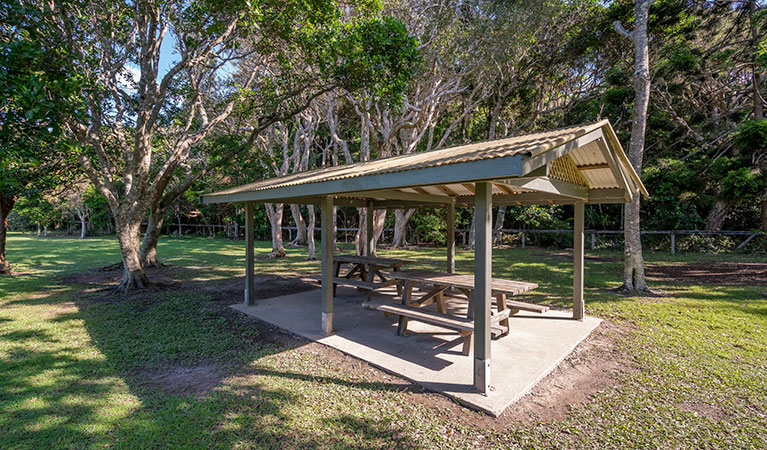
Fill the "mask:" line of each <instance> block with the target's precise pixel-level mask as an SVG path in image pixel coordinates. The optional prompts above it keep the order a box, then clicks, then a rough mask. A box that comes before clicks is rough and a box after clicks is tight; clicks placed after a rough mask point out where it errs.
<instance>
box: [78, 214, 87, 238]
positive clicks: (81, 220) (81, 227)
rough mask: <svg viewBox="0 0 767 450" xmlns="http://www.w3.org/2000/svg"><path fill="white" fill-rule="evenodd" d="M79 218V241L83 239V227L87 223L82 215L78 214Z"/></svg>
mask: <svg viewBox="0 0 767 450" xmlns="http://www.w3.org/2000/svg"><path fill="white" fill-rule="evenodd" d="M78 216H79V217H80V239H85V227H86V224H87V222H86V221H85V219H86V218H87V217H86V216H85V215H84V214H78Z"/></svg>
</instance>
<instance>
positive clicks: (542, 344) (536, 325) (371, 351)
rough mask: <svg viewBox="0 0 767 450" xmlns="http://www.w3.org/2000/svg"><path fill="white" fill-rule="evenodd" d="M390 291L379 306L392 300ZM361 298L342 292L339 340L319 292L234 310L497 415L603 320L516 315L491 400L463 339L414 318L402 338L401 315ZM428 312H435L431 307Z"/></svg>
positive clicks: (500, 345)
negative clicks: (479, 387)
mask: <svg viewBox="0 0 767 450" xmlns="http://www.w3.org/2000/svg"><path fill="white" fill-rule="evenodd" d="M395 294H396V292H395V291H394V289H393V288H390V289H389V290H385V291H383V292H381V293H376V294H375V297H374V300H386V298H387V297H389V298H390V299H391V300H390V301H392V302H395V301H396V300H395V299H394V295H395ZM363 298H364V296H363V294H361V293H359V292H357V291H356V290H354V289H352V288H345V287H339V288H338V292H337V295H336V298H335V302H334V307H335V319H334V328H335V334H333V335H331V336H323V335H322V334H321V330H320V322H321V319H320V318H321V315H320V291H319V290H317V291H310V292H303V293H300V294H293V295H286V296H284V297H276V298H270V299H265V300H259V301H258V303H257V304H256V305H254V306H245V305H244V304H236V305H232V308H234V309H236V310H238V311H241V312H243V313H245V314H248V315H251V316H254V317H257V318H259V319H261V320H263V321H265V322H269V323H271V324H273V325H275V326H277V327H279V328H283V329H285V330H287V331H289V332H291V333H294V334H297V335H299V336H303V337H305V338H307V339H311V340H313V341H317V342H320V343H323V344H325V345H329V346H331V347H334V348H336V349H338V350H341V351H342V352H344V353H347V354H349V355H352V356H355V357H357V358H360V359H362V360H365V361H367V362H369V363H370V364H372V365H374V366H377V367H379V368H381V369H384V370H386V371H388V372H391V373H393V374H396V375H398V376H401V377H403V378H406V379H409V380H411V381H413V382H415V383H418V384H419V385H421V386H423V387H425V388H427V389H429V390H432V391H436V392H439V393H442V394H444V395H447V396H448V397H450V398H455V399H457V400H458V401H459V402H461V403H463V404H464V405H466V406H469V407H471V408H474V409H478V410H481V411H484V412H486V413H488V414H491V415H493V416H498V415H500V414H501V413H503V411H505V410H506V408H508V407H509V405H511V404H512V403H514V402H515V401H516V400H518V399H520V398H521V397H522V396H524V395H525V394H526V393H527V392H528V391H529V390H530V389H531V388H532V387H533V386H534V385H535V384H536V383H537V382H538V381H540V380H541V379H543V378H544V377H545V376H546V375H547V374H549V373H550V372H551V371H552V370H554V369H555V368H556V367H557V365H559V363H560V362H561V361H562V360H563V359H564V358H565V357H566V356H567V355H568V354H569V353H570V352H571V351H572V350H573V349H574V348H575V347H576V346H577V345H578V343H580V342H581V341H582V340H583V339H585V338H586V337H587V336H588V335H589V334H590V333H591V332H592V331H593V330H594V329H595V328H596V327H597V326H599V324H600V322H601V320H600V319H597V318H594V317H586V318H585V319H584V320H583V321H582V322H578V321H574V320H570V319H569V318H570V313H569V312H561V311H549V312H547V313H545V314H536V313H528V312H521V313H518V314H516V315H514V316H512V318H511V321H510V325H511V332H510V333H509V334H508V335H507V336H503V337H501V338H499V339H494V340H493V341H492V353H491V365H490V370H491V386H492V387H493V390H492V391H491V392H489V393H488V394H487V395H484V394H480V393H479V392H477V391H475V390H474V389H473V388H472V373H473V356H472V355H470V356H463V355H462V354H461V345H462V340H461V338H460V337H459V336H458V333H456V332H455V331H452V330H448V329H444V328H439V327H437V326H433V325H427V324H423V323H419V322H416V321H413V320H411V321H410V323H409V325H408V335H407V336H397V334H396V330H397V317H396V316H391V317H385V316H384V315H383V313H381V312H379V311H373V310H369V309H365V308H363V307H361V306H360V305H361V303H362V301H363ZM429 308H434V305H431V306H430V307H429ZM448 309H449V310H450V311H449V312H451V313H460V312H461V311H465V302H461V301H459V300H451V301H449V302H448Z"/></svg>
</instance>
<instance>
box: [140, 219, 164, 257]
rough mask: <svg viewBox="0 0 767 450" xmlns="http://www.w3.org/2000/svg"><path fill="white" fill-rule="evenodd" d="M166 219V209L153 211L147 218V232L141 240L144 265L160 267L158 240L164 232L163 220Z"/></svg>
mask: <svg viewBox="0 0 767 450" xmlns="http://www.w3.org/2000/svg"><path fill="white" fill-rule="evenodd" d="M163 220H165V210H158V211H152V212H150V213H149V218H147V224H146V233H144V239H143V240H142V241H141V263H142V264H143V265H144V267H160V265H161V264H160V262H159V261H158V260H157V242H158V241H159V240H160V233H161V232H162V222H163Z"/></svg>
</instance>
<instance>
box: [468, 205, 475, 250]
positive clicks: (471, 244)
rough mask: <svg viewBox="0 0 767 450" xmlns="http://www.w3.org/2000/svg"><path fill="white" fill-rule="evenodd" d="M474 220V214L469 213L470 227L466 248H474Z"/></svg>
mask: <svg viewBox="0 0 767 450" xmlns="http://www.w3.org/2000/svg"><path fill="white" fill-rule="evenodd" d="M475 225H476V224H475V222H474V214H472V215H471V228H470V229H469V242H468V243H467V244H466V248H467V249H473V248H474V242H475V240H476V234H475V233H476V230H475Z"/></svg>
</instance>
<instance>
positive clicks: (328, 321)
mask: <svg viewBox="0 0 767 450" xmlns="http://www.w3.org/2000/svg"><path fill="white" fill-rule="evenodd" d="M320 214H321V215H322V217H321V221H322V235H321V240H322V287H321V290H322V294H321V297H322V332H323V333H324V334H325V335H329V334H332V333H333V229H334V227H333V217H334V216H333V197H330V196H328V197H325V198H323V200H322V203H320Z"/></svg>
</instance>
